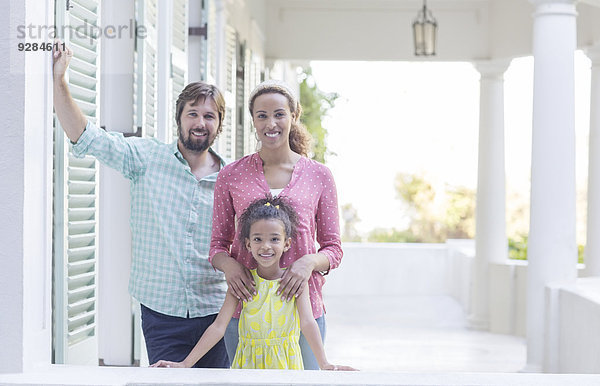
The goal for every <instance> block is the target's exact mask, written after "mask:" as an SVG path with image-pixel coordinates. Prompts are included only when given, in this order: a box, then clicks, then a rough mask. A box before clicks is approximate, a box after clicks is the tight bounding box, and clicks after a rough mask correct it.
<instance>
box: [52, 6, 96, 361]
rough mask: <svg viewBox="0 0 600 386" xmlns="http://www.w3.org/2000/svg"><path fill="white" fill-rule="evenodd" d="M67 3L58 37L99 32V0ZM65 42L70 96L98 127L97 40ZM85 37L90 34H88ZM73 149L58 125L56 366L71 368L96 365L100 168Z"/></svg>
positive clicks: (59, 16) (58, 17)
mask: <svg viewBox="0 0 600 386" xmlns="http://www.w3.org/2000/svg"><path fill="white" fill-rule="evenodd" d="M69 4H70V6H71V8H70V10H69V11H67V10H66V6H67V4H66V0H58V1H57V4H56V24H57V27H58V28H57V29H58V30H59V31H61V30H62V28H61V27H62V26H69V27H70V29H71V31H75V28H77V27H82V26H84V25H85V24H86V23H87V24H88V28H87V29H86V28H83V27H82V28H80V29H79V30H77V31H87V32H90V35H91V32H93V29H92V28H91V27H90V26H89V25H92V26H100V20H99V16H100V9H99V1H97V0H71V1H69ZM65 31H66V32H65V36H64V37H63V39H64V40H65V43H66V44H67V45H69V46H70V47H71V48H72V49H73V51H74V55H73V58H72V60H71V65H70V67H69V70H68V72H67V74H66V77H67V81H68V83H69V87H70V90H71V94H72V96H73V98H74V99H75V101H76V103H77V104H78V105H79V107H80V108H81V110H82V111H83V113H84V114H85V115H86V117H87V118H88V119H89V120H90V121H91V122H93V123H95V124H98V122H97V117H98V111H99V110H98V101H99V92H98V91H99V90H98V85H99V84H100V82H99V80H98V74H99V69H98V66H99V64H100V58H99V53H100V47H99V39H97V38H96V37H94V36H89V35H88V36H82V35H83V33H82V32H78V33H71V34H69V33H68V32H69V29H66V30H65ZM87 32H86V33H87ZM71 146H72V145H71V144H70V142H69V141H68V139H67V137H66V136H65V135H64V133H63V129H62V127H61V126H60V124H59V123H58V120H57V119H55V140H54V227H53V231H54V243H53V259H54V262H53V264H54V265H53V269H54V282H53V292H54V314H53V327H54V339H53V340H54V347H53V354H54V362H55V363H67V364H97V363H98V341H97V335H96V311H97V303H96V297H97V287H96V283H97V278H96V271H97V269H96V268H97V247H96V246H97V243H96V237H97V234H96V231H97V229H98V223H97V218H98V216H97V213H98V211H97V209H98V208H97V203H98V197H97V192H98V185H97V181H98V165H97V162H96V160H95V159H94V158H93V157H91V156H87V157H85V158H83V159H78V158H75V157H74V156H73V155H72V153H71Z"/></svg>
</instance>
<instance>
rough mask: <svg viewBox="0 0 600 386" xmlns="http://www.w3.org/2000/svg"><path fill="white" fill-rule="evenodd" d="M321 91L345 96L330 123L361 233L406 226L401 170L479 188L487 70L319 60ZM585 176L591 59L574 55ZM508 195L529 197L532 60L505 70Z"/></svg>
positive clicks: (339, 175) (333, 163) (339, 178)
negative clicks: (397, 184) (482, 85)
mask: <svg viewBox="0 0 600 386" xmlns="http://www.w3.org/2000/svg"><path fill="white" fill-rule="evenodd" d="M311 67H312V72H313V75H314V78H315V81H316V83H317V85H318V87H319V88H320V89H321V90H323V91H325V92H337V93H338V94H340V98H339V99H338V100H337V103H336V106H335V107H334V108H333V109H332V110H330V112H329V114H328V116H327V117H326V118H325V120H324V127H325V128H326V129H327V130H328V132H329V136H328V148H329V150H330V151H333V152H334V153H336V155H335V156H330V157H328V158H327V166H328V167H329V168H330V169H331V171H332V173H333V175H334V177H335V180H336V184H337V189H338V196H339V203H340V205H344V204H346V203H351V204H352V205H353V206H354V207H355V208H356V209H357V211H358V217H359V218H360V220H361V221H360V223H359V224H358V225H357V229H358V230H359V231H360V232H368V231H369V230H371V229H373V228H376V227H381V228H392V227H396V228H397V229H402V227H403V224H406V223H407V218H406V215H405V210H404V209H403V207H402V205H401V202H400V200H398V199H397V198H396V191H395V189H394V178H395V176H396V174H397V173H411V174H412V173H418V174H422V175H423V176H425V178H426V179H427V180H428V181H430V182H431V183H432V184H433V185H434V186H435V187H439V188H443V186H444V185H452V186H465V187H469V188H472V189H475V188H476V185H477V146H478V130H479V128H478V126H479V73H478V72H477V71H476V70H475V68H474V67H473V66H472V65H471V64H470V63H433V62H322V61H315V62H311ZM575 68H576V70H575V72H576V75H575V77H576V79H575V82H576V100H575V104H576V140H577V150H576V152H577V161H576V162H577V180H578V185H581V184H585V179H586V177H587V137H588V133H589V82H590V70H589V68H590V62H589V60H588V59H587V58H586V57H585V55H583V54H582V53H581V52H577V54H576V58H575ZM504 78H505V91H504V95H505V98H504V99H505V150H506V183H507V191H516V192H519V194H521V195H523V196H526V197H527V199H528V197H529V175H530V165H531V116H532V114H531V109H532V95H533V59H532V58H531V57H526V58H518V59H514V60H513V62H512V63H511V65H510V67H509V68H508V70H507V71H506V73H505V76H504Z"/></svg>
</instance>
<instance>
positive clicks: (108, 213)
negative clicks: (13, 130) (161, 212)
mask: <svg viewBox="0 0 600 386" xmlns="http://www.w3.org/2000/svg"><path fill="white" fill-rule="evenodd" d="M101 20H102V24H103V25H104V26H106V27H108V26H114V27H115V29H116V31H121V32H120V33H117V34H116V36H112V35H111V36H108V35H105V36H103V38H102V42H101V46H102V55H101V58H102V65H101V67H100V68H101V70H102V76H101V77H100V80H101V86H100V94H101V95H100V101H101V102H100V122H101V124H102V125H103V126H105V127H106V130H107V131H117V132H122V133H131V132H134V131H135V130H134V127H133V62H134V44H135V31H131V30H130V28H131V26H133V28H135V23H134V22H133V21H134V20H135V14H134V3H133V2H127V1H120V0H103V1H102V18H101ZM124 27H127V28H124ZM99 180H100V183H99V190H100V194H99V195H98V200H99V205H98V206H99V221H98V227H99V231H98V254H99V261H98V283H99V284H98V356H99V359H100V360H101V361H102V363H104V364H106V365H118V366H129V365H131V364H132V358H133V354H132V342H133V329H132V312H131V296H130V295H129V292H128V289H127V286H128V283H129V271H130V266H131V230H130V228H129V212H130V197H129V189H130V186H129V181H128V180H127V179H125V178H124V177H123V176H121V174H119V173H118V172H116V171H115V170H113V169H110V168H109V167H106V166H104V165H100V178H99Z"/></svg>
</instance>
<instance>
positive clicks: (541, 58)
mask: <svg viewBox="0 0 600 386" xmlns="http://www.w3.org/2000/svg"><path fill="white" fill-rule="evenodd" d="M531 2H532V3H533V4H534V5H535V12H534V14H533V56H534V82H533V136H532V159H531V220H530V230H529V246H528V261H529V266H528V276H527V370H528V371H541V370H542V364H543V362H544V356H545V352H546V350H547V348H545V344H544V339H545V334H546V331H545V323H546V321H547V320H546V319H547V314H548V312H547V309H546V307H545V306H544V302H545V298H544V296H545V295H544V292H545V287H546V286H547V285H548V284H550V283H553V282H558V281H572V280H574V279H575V278H576V275H577V245H576V241H575V114H574V110H575V102H574V93H575V91H574V52H575V48H576V11H575V2H576V0H531Z"/></svg>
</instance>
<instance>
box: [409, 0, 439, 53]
mask: <svg viewBox="0 0 600 386" xmlns="http://www.w3.org/2000/svg"><path fill="white" fill-rule="evenodd" d="M436 33H437V21H436V20H435V18H434V17H433V15H432V14H431V11H430V10H428V9H427V3H426V0H423V8H422V9H421V10H420V11H419V13H418V14H417V18H416V19H415V20H414V21H413V36H414V39H415V55H416V56H432V55H435V38H436Z"/></svg>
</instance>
